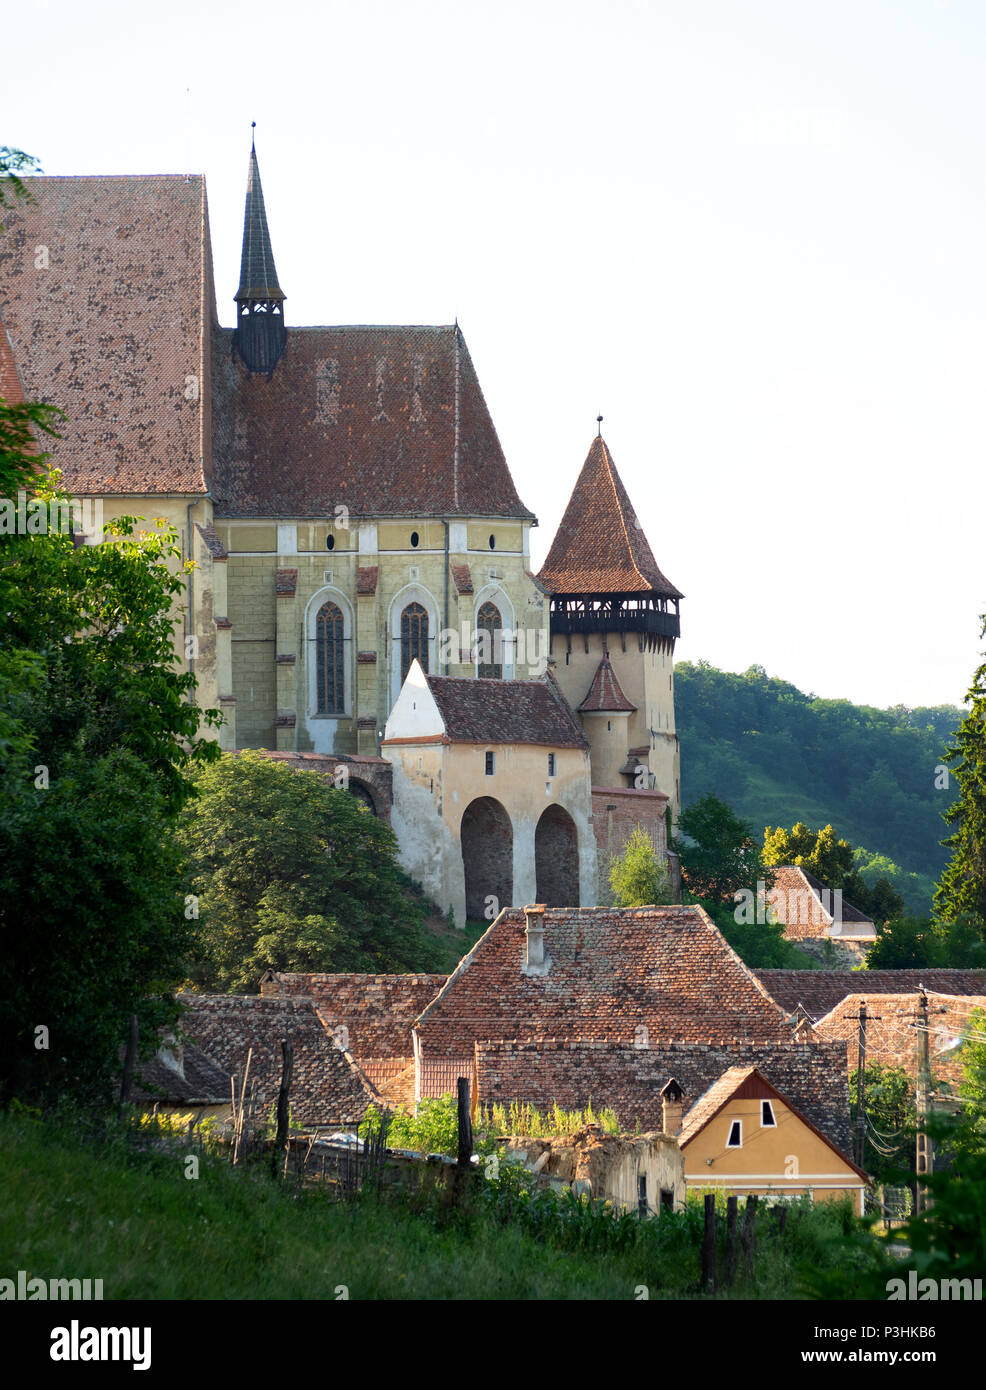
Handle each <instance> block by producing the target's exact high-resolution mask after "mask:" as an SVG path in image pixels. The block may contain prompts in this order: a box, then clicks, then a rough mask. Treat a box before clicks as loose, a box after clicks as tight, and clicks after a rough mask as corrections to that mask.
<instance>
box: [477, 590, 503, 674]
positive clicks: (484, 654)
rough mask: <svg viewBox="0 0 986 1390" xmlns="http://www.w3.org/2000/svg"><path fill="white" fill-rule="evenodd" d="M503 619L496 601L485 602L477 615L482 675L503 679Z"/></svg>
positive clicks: (480, 670)
mask: <svg viewBox="0 0 986 1390" xmlns="http://www.w3.org/2000/svg"><path fill="white" fill-rule="evenodd" d="M502 629H503V619H502V618H501V617H500V610H499V608H497V606H496V604H495V603H484V604H483V606H482V607H481V608H480V610H479V613H478V614H477V617H476V643H477V646H478V649H479V650H478V653H477V655H478V659H479V671H478V674H479V675H480V676H488V677H491V678H492V679H493V680H497V681H500V680H503V636H502Z"/></svg>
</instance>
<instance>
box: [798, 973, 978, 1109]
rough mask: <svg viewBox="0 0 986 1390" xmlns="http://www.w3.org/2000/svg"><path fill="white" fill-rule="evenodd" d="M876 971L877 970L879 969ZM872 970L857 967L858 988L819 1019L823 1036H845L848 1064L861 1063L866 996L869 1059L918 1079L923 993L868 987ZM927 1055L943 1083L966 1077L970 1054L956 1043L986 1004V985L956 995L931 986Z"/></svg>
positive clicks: (852, 1067) (955, 1082) (950, 1084)
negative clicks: (861, 1020)
mask: <svg viewBox="0 0 986 1390" xmlns="http://www.w3.org/2000/svg"><path fill="white" fill-rule="evenodd" d="M874 973H875V972H874ZM869 974H870V972H869V971H868V970H854V971H853V972H852V980H853V982H854V984H855V987H856V990H857V991H858V992H857V993H854V994H848V995H846V997H845V998H844V999H841V1000H840V1001H839V1003H838V1004H836V1005H835V1007H834V1008H833V1009H832V1010H831V1011H830V1012H829V1013H827V1014H825V1015H824V1016H823V1017H822V1018H820V1019H819V1020H818V1022H817V1024H816V1025H815V1032H816V1034H817V1036H818V1037H820V1038H827V1039H830V1040H834V1039H841V1040H843V1041H844V1042H845V1044H846V1063H847V1069H848V1070H849V1071H850V1072H852V1071H855V1070H856V1067H857V1065H858V1046H859V1028H860V1024H859V1014H860V1005H861V1004H862V1003H863V1002H864V1001H865V1003H866V1012H867V1015H868V1021H867V1025H866V1060H867V1063H869V1064H873V1063H877V1064H878V1065H880V1066H884V1067H900V1068H902V1069H903V1070H904V1071H905V1072H907V1074H908V1075H909V1076H910V1077H912V1078H914V1079H915V1080H916V1079H917V1074H918V1042H919V1039H920V1036H921V1033H920V1029H921V1012H920V996H919V995H918V994H917V993H913V994H880V993H870V992H869V991H867V990H866V977H867V975H869ZM927 1000H928V1030H929V1031H928V1060H929V1064H930V1067H931V1073H932V1076H933V1077H934V1079H935V1081H936V1082H937V1083H938V1084H939V1085H940V1084H941V1083H942V1082H945V1083H947V1086H948V1087H949V1088H952V1089H954V1088H957V1087H958V1085H959V1084H960V1083H961V1082H962V1080H963V1066H964V1063H965V1060H966V1059H965V1056H964V1054H963V1051H962V1048H961V1047H959V1046H958V1045H957V1044H958V1042H959V1040H960V1039H962V1038H963V1037H964V1036H965V1035H966V1034H968V1033H969V1031H970V1028H969V1019H970V1017H971V1015H972V1013H973V1011H974V1010H976V1009H986V989H984V992H983V993H982V994H978V995H976V994H973V995H953V994H939V993H937V992H935V991H932V990H928V991H927Z"/></svg>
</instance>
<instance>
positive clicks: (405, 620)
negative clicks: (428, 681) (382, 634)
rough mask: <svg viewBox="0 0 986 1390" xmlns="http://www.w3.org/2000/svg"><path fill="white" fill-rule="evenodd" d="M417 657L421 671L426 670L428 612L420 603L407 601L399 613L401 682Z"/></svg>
mask: <svg viewBox="0 0 986 1390" xmlns="http://www.w3.org/2000/svg"><path fill="white" fill-rule="evenodd" d="M415 657H417V659H418V661H420V662H421V669H422V671H425V672H427V670H428V614H427V613H426V612H425V610H424V609H423V608H422V606H421V604H420V603H409V604H408V605H407V607H406V608H405V609H404V612H403V613H402V614H401V684H402V685H403V683H404V681H405V679H406V678H407V673H408V671H409V670H410V669H411V662H412V661H413V660H414V659H415Z"/></svg>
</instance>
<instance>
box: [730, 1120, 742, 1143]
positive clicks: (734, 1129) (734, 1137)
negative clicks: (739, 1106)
mask: <svg viewBox="0 0 986 1390" xmlns="http://www.w3.org/2000/svg"><path fill="white" fill-rule="evenodd" d="M742 1147H743V1121H742V1120H734V1121H733V1123H732V1124H731V1125H730V1126H729V1138H728V1139H727V1140H726V1148H727V1149H741V1148H742Z"/></svg>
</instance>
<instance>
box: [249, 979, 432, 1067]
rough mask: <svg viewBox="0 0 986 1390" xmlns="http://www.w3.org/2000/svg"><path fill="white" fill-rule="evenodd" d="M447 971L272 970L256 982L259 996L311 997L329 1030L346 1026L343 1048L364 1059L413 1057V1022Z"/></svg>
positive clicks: (428, 1001) (430, 998) (428, 1002)
mask: <svg viewBox="0 0 986 1390" xmlns="http://www.w3.org/2000/svg"><path fill="white" fill-rule="evenodd" d="M447 979H448V976H447V975H327V974H299V973H283V974H282V973H280V972H278V973H272V974H270V975H268V976H265V977H264V979H263V980H262V981H261V985H260V988H261V991H262V992H263V995H264V997H265V998H266V997H268V996H276V995H281V996H282V997H297V996H304V997H307V998H309V999H311V1000H312V1001H313V1002H314V1003H315V1006H316V1007H317V1009H318V1012H319V1014H320V1016H321V1018H322V1020H323V1022H324V1023H325V1025H326V1027H327V1028H329V1029H330V1030H335V1029H336V1028H345V1029H346V1031H347V1033H348V1050H349V1052H351V1053H352V1055H353V1056H354V1057H356V1058H358V1059H360V1060H362V1059H364V1058H368V1057H377V1058H380V1057H412V1056H413V1055H414V1046H413V1043H412V1040H411V1029H412V1028H413V1026H414V1020H415V1019H416V1018H417V1016H418V1014H420V1013H421V1011H422V1009H424V1008H425V1007H426V1006H427V1005H428V1004H430V1003H431V1001H432V1000H433V999H434V997H435V995H436V994H437V993H438V991H439V990H440V989H441V988H442V986H443V985H444V983H445V981H446V980H447Z"/></svg>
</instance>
